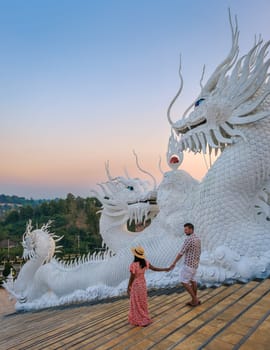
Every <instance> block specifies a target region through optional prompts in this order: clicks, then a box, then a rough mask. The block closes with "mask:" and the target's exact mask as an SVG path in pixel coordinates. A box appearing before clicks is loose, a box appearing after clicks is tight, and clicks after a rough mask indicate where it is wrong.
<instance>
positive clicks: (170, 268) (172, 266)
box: [169, 263, 175, 271]
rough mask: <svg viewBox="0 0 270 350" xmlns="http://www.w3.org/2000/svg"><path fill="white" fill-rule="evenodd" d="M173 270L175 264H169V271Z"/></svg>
mask: <svg viewBox="0 0 270 350" xmlns="http://www.w3.org/2000/svg"><path fill="white" fill-rule="evenodd" d="M174 268H175V263H173V264H171V266H170V267H169V271H171V270H173V269H174Z"/></svg>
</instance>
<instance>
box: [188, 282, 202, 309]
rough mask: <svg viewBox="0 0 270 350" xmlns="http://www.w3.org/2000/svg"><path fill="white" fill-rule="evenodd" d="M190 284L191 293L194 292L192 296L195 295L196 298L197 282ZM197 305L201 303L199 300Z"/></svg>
mask: <svg viewBox="0 0 270 350" xmlns="http://www.w3.org/2000/svg"><path fill="white" fill-rule="evenodd" d="M190 282H191V286H192V289H193V292H194V294H195V295H196V297H197V290H198V285H197V282H196V281H195V280H193V281H190ZM197 299H198V297H197ZM198 303H199V304H200V303H201V302H200V300H199V299H198Z"/></svg>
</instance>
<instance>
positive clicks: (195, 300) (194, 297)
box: [182, 282, 199, 306]
mask: <svg viewBox="0 0 270 350" xmlns="http://www.w3.org/2000/svg"><path fill="white" fill-rule="evenodd" d="M182 285H183V286H184V288H185V290H186V291H187V292H188V293H189V294H190V296H191V298H192V300H191V302H190V305H194V306H195V305H198V304H199V299H198V298H197V295H196V294H195V292H194V289H193V284H191V285H190V284H189V283H184V282H182Z"/></svg>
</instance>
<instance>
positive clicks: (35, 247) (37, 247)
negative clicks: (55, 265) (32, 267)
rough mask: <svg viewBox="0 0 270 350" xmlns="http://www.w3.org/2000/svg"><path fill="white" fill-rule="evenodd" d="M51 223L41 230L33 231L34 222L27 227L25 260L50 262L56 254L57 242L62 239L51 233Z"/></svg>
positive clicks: (24, 242) (24, 246)
mask: <svg viewBox="0 0 270 350" xmlns="http://www.w3.org/2000/svg"><path fill="white" fill-rule="evenodd" d="M50 225H51V221H49V222H48V223H47V224H46V225H43V226H42V227H41V228H40V229H35V230H33V227H32V221H31V220H29V222H28V223H27V225H26V230H25V233H24V234H23V240H22V246H23V258H24V259H39V260H42V263H45V262H49V261H50V260H51V259H52V257H53V256H54V253H55V252H56V248H60V247H56V242H58V241H59V240H60V239H62V237H58V236H56V235H55V234H54V233H50V232H49V227H50Z"/></svg>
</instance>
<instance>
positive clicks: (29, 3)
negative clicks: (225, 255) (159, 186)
mask: <svg viewBox="0 0 270 350" xmlns="http://www.w3.org/2000/svg"><path fill="white" fill-rule="evenodd" d="M228 8H230V10H231V13H232V14H233V15H237V18H238V24H239V29H240V38H239V46H240V56H241V55H243V54H245V53H247V52H248V50H249V49H250V48H251V47H252V46H253V43H254V37H255V35H259V34H261V35H262V37H263V39H264V40H265V41H267V40H269V39H270V26H269V13H270V2H269V1H268V0H257V1H254V0H230V1H228V0H215V1H214V0H204V1H201V0H88V1H87V0H24V1H21V0H9V1H6V0H0V45H1V46H0V118H1V119H0V120H1V127H0V160H1V165H0V193H3V194H6V195H18V196H23V197H26V198H35V199H37V198H48V199H49V198H56V197H60V198H65V197H66V195H67V194H68V193H72V194H74V195H75V196H82V197H87V196H89V193H90V190H91V189H93V188H96V184H97V183H101V182H104V181H106V180H107V178H106V173H105V162H106V161H109V164H110V171H111V174H112V176H120V175H124V174H125V169H126V170H127V172H128V174H129V176H132V177H137V176H140V177H141V178H145V175H144V174H142V173H140V172H139V171H138V169H137V168H136V164H135V157H134V154H133V150H134V151H135V152H136V154H137V155H138V159H139V162H140V166H141V167H142V168H143V169H145V170H147V171H149V172H150V173H151V174H152V175H153V176H154V177H155V178H156V180H157V182H160V181H161V179H162V173H161V172H160V170H159V159H161V168H162V170H163V171H167V170H169V168H168V166H167V164H166V152H167V146H168V140H169V137H170V133H171V131H170V124H169V122H168V120H167V116H166V113H167V108H168V106H169V104H170V102H171V100H172V98H173V97H174V95H175V94H176V92H177V89H178V86H179V78H178V66H179V56H180V54H181V58H182V75H183V79H184V88H183V92H182V94H181V96H180V97H179V99H178V101H177V103H176V104H175V105H174V107H173V109H172V113H171V117H172V119H173V121H177V120H179V119H180V118H181V113H183V112H184V111H185V109H186V108H187V107H188V106H189V105H190V103H191V102H193V101H194V99H195V98H196V96H197V95H198V94H199V92H200V84H199V82H200V78H201V74H202V68H203V65H204V64H205V65H206V73H205V81H206V80H207V77H209V76H210V74H211V73H212V72H213V71H214V69H215V68H216V66H217V65H218V64H219V63H220V62H221V61H222V60H223V59H224V58H225V56H226V55H227V53H228V52H229V49H230V45H231V32H230V26H229V18H228ZM181 169H183V170H186V171H188V172H189V173H190V174H191V175H192V176H193V177H194V178H196V179H198V180H201V179H202V178H203V176H204V175H205V173H206V172H207V168H206V165H205V162H204V160H203V157H202V155H196V156H195V155H193V154H191V153H187V154H185V155H184V161H183V163H182V165H181Z"/></svg>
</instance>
